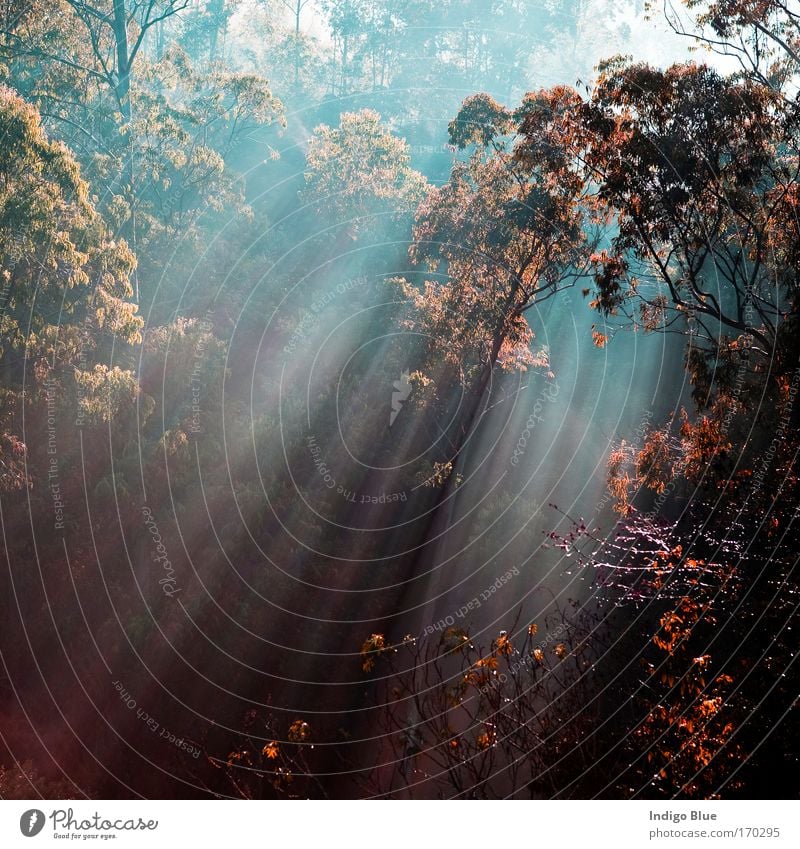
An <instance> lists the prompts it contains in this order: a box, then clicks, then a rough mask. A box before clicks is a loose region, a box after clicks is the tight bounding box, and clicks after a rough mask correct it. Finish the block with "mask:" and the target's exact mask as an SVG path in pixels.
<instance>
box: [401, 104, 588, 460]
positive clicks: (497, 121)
mask: <svg viewBox="0 0 800 849" xmlns="http://www.w3.org/2000/svg"><path fill="white" fill-rule="evenodd" d="M576 98H577V95H575V94H574V93H572V92H570V91H569V90H567V89H561V88H557V89H553V90H549V91H540V92H536V93H534V94H531V95H529V96H528V97H527V98H526V99H525V101H524V102H523V104H522V106H521V107H520V108H519V109H518V110H516V111H515V112H513V113H512V112H509V111H508V110H506V109H505V108H504V107H501V106H500V105H499V104H497V103H496V102H495V101H494V100H493V99H492V98H490V97H489V96H488V95H475V96H474V97H471V98H467V100H466V101H465V102H464V105H463V106H462V108H461V110H460V112H459V113H458V115H457V117H456V119H455V120H454V121H453V122H452V123H451V124H450V128H449V131H450V140H451V143H452V144H453V145H454V147H455V148H458V149H461V150H465V149H467V148H470V149H471V150H472V153H471V155H470V156H469V159H468V160H467V161H466V162H463V161H458V162H456V164H455V165H454V167H453V170H452V173H451V176H450V180H449V181H448V182H447V183H446V184H445V185H443V186H442V187H441V188H436V189H433V190H432V191H431V192H430V193H429V194H428V196H427V198H426V199H425V201H424V202H423V203H422V204H421V205H420V207H419V209H418V211H417V215H416V221H415V226H414V232H413V238H414V241H413V244H412V247H411V251H410V253H411V257H412V259H413V260H414V261H415V262H418V263H425V264H426V265H427V266H428V268H429V269H430V270H432V271H437V272H438V273H439V275H440V276H443V277H445V278H446V282H441V281H429V282H426V283H425V285H424V288H423V289H422V290H421V291H419V290H416V291H415V290H414V289H412V288H411V287H409V286H408V285H405V286H404V291H405V293H406V295H407V297H408V298H409V300H410V301H411V304H412V306H413V310H412V312H411V314H410V315H409V317H408V318H407V320H406V323H407V326H408V327H410V328H413V329H414V330H416V331H417V332H420V333H423V334H426V335H427V336H428V337H429V338H430V339H431V344H430V346H429V347H428V350H427V351H426V352H425V354H424V359H423V360H422V362H421V363H420V366H419V369H418V370H419V371H420V372H421V373H422V375H424V376H425V377H426V378H427V379H428V381H429V389H428V390H427V391H428V392H429V393H434V392H435V389H436V384H437V383H439V382H442V381H444V382H446V381H449V380H451V379H453V378H454V379H455V382H456V384H457V385H460V386H461V388H462V390H463V391H464V392H465V394H466V401H465V403H464V406H463V408H462V409H463V412H462V414H461V415H460V416H459V417H458V419H457V422H456V425H455V428H454V429H452V430H451V432H450V433H448V442H449V444H450V446H451V450H450V451H449V455H448V456H447V457H446V458H445V459H444V460H443V463H444V465H445V466H446V467H448V468H450V469H451V470H452V468H453V464H454V463H455V461H456V459H457V458H458V456H459V455H460V453H461V451H462V449H463V448H464V446H465V445H466V443H467V440H468V437H469V435H470V433H471V432H472V430H473V429H474V426H475V424H476V422H477V421H478V420H479V411H480V408H481V405H485V404H486V403H488V402H487V398H486V392H487V388H488V387H489V385H490V381H491V378H492V375H493V374H494V373H495V369H496V367H498V366H499V367H500V368H502V369H505V370H508V371H513V370H523V371H524V370H525V369H527V368H530V367H538V368H541V369H543V370H545V371H547V370H548V369H549V365H548V361H547V356H546V352H538V353H534V352H533V351H532V350H531V344H532V341H533V336H532V332H531V329H530V326H529V325H528V323H527V320H526V317H525V314H526V312H527V311H528V310H530V309H532V308H534V307H536V306H538V305H540V304H541V303H543V302H544V301H545V300H547V299H548V298H550V297H552V296H553V295H555V294H556V293H558V292H559V291H561V290H563V289H564V288H566V287H569V286H571V285H573V283H574V282H575V280H576V279H578V278H579V277H580V276H581V275H582V274H583V273H584V267H585V265H586V260H587V256H588V251H589V247H590V245H591V241H592V236H591V234H590V232H589V231H588V230H587V229H586V228H585V226H584V224H585V221H586V214H585V213H586V207H585V201H586V198H587V193H586V192H585V189H584V185H583V182H582V180H581V179H580V177H578V176H576V175H575V174H574V173H573V171H572V161H571V151H570V149H569V147H567V146H564V145H563V144H562V143H561V127H560V120H561V119H560V114H561V113H562V112H563V111H569V110H570V109H572V108H574V105H575V103H576ZM517 125H521V127H522V132H523V135H520V136H519V137H518V138H515V136H514V130H515V127H516V126H517ZM534 136H535V137H536V138H537V140H538V141H537V143H536V144H535V145H534V143H533V142H532V139H533V138H534ZM443 367H444V369H446V370H443ZM439 394H440V395H441V396H444V395H445V393H444V392H440V393H439Z"/></svg>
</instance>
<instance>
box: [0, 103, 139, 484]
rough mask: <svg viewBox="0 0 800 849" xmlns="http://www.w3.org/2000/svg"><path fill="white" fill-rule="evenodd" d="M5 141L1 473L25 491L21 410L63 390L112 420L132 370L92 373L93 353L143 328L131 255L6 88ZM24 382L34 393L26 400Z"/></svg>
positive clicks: (75, 171) (0, 225) (0, 113)
mask: <svg viewBox="0 0 800 849" xmlns="http://www.w3.org/2000/svg"><path fill="white" fill-rule="evenodd" d="M0 137H1V138H2V139H3V144H4V149H5V151H6V155H5V157H4V158H3V161H2V163H0V257H1V258H2V259H1V260H0V263H2V264H1V265H0V280H2V299H1V300H0V339H2V341H1V342H0V375H2V386H3V393H4V395H5V396H6V397H5V398H4V411H3V416H2V419H1V420H0V427H2V434H3V437H2V439H3V448H2V455H1V456H0V466H1V467H2V482H3V486H4V488H5V487H13V488H17V487H19V486H21V485H25V484H28V483H30V481H29V480H28V478H27V472H26V471H24V470H23V468H22V463H21V461H22V458H24V456H25V453H26V450H27V449H26V446H25V445H24V444H23V443H22V442H21V441H20V440H19V439H18V438H17V437H15V436H14V435H13V431H14V430H15V429H16V423H15V419H16V418H17V416H18V414H19V404H20V403H22V402H24V401H25V400H26V397H27V398H28V399H29V400H30V398H31V396H33V397H36V398H39V400H42V399H43V397H44V394H45V393H46V392H47V391H49V392H53V391H55V389H54V388H52V387H51V388H50V389H46V384H47V383H48V381H50V382H51V383H53V384H57V385H65V386H66V387H70V388H71V391H72V393H73V395H74V396H78V397H82V398H83V400H84V401H86V402H87V403H90V404H91V403H93V404H94V405H95V407H96V408H97V411H99V412H100V414H101V415H104V416H110V415H113V410H114V409H116V407H117V406H118V405H119V403H121V402H122V400H123V399H122V396H121V395H120V394H119V392H118V390H119V388H120V385H121V384H124V386H125V387H127V389H126V390H125V392H123V395H124V394H126V393H128V394H129V393H130V391H135V388H134V387H135V381H132V377H131V373H130V372H126V371H124V370H120V369H117V368H115V369H112V370H108V369H105V370H103V368H102V367H99V366H98V367H95V368H92V367H91V359H92V358H91V352H93V351H95V350H97V349H99V348H100V347H101V345H102V344H103V343H104V340H108V339H110V338H114V339H116V340H117V341H118V342H119V343H122V345H123V346H124V345H125V344H134V343H136V342H138V341H140V339H141V336H140V330H141V328H142V326H143V321H142V319H141V318H140V317H139V316H138V315H137V307H136V305H135V304H133V303H131V297H132V295H133V291H132V288H131V284H130V276H131V274H132V272H133V269H134V267H135V258H134V256H133V254H132V253H131V252H130V250H129V248H128V246H127V245H126V244H125V242H123V241H116V240H113V239H111V238H110V237H109V235H108V232H107V230H106V227H105V224H104V222H103V221H102V220H101V219H100V217H99V216H98V214H97V212H96V211H95V210H94V208H93V206H92V204H91V202H90V200H89V187H88V185H87V184H86V182H85V181H84V180H83V179H82V177H81V175H80V170H79V168H78V165H77V163H76V161H75V159H74V157H73V156H72V154H71V153H70V152H69V151H68V150H67V148H66V147H65V146H64V145H63V144H61V143H59V142H53V141H50V140H49V139H48V138H47V136H46V135H45V132H44V130H43V128H42V125H41V120H40V118H39V115H38V113H37V112H36V110H35V109H34V108H33V107H32V106H30V105H28V104H26V103H25V102H24V101H22V100H21V99H20V98H19V97H18V96H17V95H16V94H14V93H13V92H11V91H9V90H8V89H0ZM98 368H99V370H98ZM26 382H27V383H28V384H31V382H32V385H33V387H34V388H33V389H31V387H30V385H29V387H28V390H27V392H25V391H24V389H25V386H26ZM132 383H133V385H134V386H132ZM82 384H85V387H84V388H85V391H84V392H83V393H82V392H81V391H79V387H80V386H81V385H82ZM86 412H88V413H90V414H91V411H88V410H87V411H86Z"/></svg>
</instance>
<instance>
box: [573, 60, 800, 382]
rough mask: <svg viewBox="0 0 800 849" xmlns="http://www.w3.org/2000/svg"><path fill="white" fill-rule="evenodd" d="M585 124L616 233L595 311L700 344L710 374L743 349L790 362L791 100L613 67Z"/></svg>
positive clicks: (680, 75)
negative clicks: (786, 335)
mask: <svg viewBox="0 0 800 849" xmlns="http://www.w3.org/2000/svg"><path fill="white" fill-rule="evenodd" d="M580 121H581V125H582V126H581V127H580V129H579V132H581V133H585V139H586V145H587V151H586V154H585V158H584V160H583V161H584V164H585V174H586V179H587V180H588V179H592V180H594V181H596V183H597V185H598V199H599V200H600V202H601V203H602V204H604V205H605V207H606V210H607V212H608V213H609V214H611V215H612V216H613V217H614V221H615V223H616V227H617V234H616V235H615V236H614V237H613V239H612V242H611V249H610V250H609V251H608V252H602V253H600V254H597V255H596V256H595V257H594V262H595V265H596V268H597V273H596V276H595V280H596V285H597V297H596V298H595V300H594V301H593V306H595V307H596V308H597V309H599V310H600V311H601V312H603V313H604V314H606V315H613V314H623V315H625V316H626V317H627V319H628V320H629V321H630V322H631V323H632V324H633V325H635V326H638V327H643V328H644V329H646V330H652V329H660V330H675V329H677V330H679V331H680V332H683V333H686V334H687V335H690V336H691V337H692V339H693V340H694V342H695V345H696V346H697V347H698V349H700V350H698V351H696V352H695V353H694V354H693V355H692V365H693V367H694V368H695V369H697V370H700V369H701V367H702V363H703V360H704V359H705V360H706V361H709V360H710V361H711V362H712V363H714V362H717V361H720V360H724V359H726V358H729V357H730V355H731V350H733V351H738V350H739V349H741V348H744V347H746V348H748V349H749V350H750V351H752V353H753V354H754V355H755V359H756V360H757V361H761V362H764V361H766V360H768V359H770V358H771V357H773V356H774V355H775V354H776V353H777V354H778V356H780V353H779V352H778V351H777V345H778V337H779V332H780V325H781V324H782V321H783V319H784V318H785V317H786V316H787V314H788V312H789V311H790V310H792V309H793V307H792V304H794V303H796V300H797V294H798V290H797V287H796V280H797V269H798V264H797V263H798V259H800V257H798V255H797V254H796V253H795V252H794V251H793V250H792V248H791V247H790V244H793V243H794V231H793V229H792V228H793V227H794V224H793V223H792V222H793V220H794V209H795V206H796V202H797V201H796V192H797V177H798V170H797V162H796V156H794V155H793V153H792V151H793V150H794V142H793V140H792V134H793V123H794V118H793V116H792V115H791V114H789V115H786V114H785V113H782V112H780V111H779V100H778V98H777V97H775V96H773V94H772V93H771V91H770V90H769V89H766V88H765V87H763V86H760V85H757V84H754V83H751V82H749V81H746V80H744V81H735V80H731V79H726V78H723V77H721V76H720V75H719V74H717V73H716V72H715V71H713V70H712V69H710V68H707V67H705V66H697V65H691V64H690V65H678V66H673V67H672V68H669V69H667V70H666V71H660V70H657V69H654V68H651V67H649V66H647V65H643V64H638V65H633V66H625V65H624V64H623V63H621V62H613V63H611V64H609V65H607V66H606V67H605V70H604V73H603V75H602V77H601V80H600V82H599V84H598V86H597V89H596V91H595V93H594V94H593V96H592V99H591V102H590V103H589V104H588V105H587V106H586V107H585V109H583V110H582V114H581V118H580ZM786 227H789V228H790V235H788V236H787V235H786V233H785V229H786ZM737 355H738V354H737ZM698 377H699V375H698Z"/></svg>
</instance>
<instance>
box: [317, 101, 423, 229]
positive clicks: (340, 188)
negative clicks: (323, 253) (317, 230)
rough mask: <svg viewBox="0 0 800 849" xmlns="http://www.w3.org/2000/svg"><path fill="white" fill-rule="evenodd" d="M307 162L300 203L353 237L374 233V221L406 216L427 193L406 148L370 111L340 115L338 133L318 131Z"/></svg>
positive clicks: (327, 129)
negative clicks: (317, 211)
mask: <svg viewBox="0 0 800 849" xmlns="http://www.w3.org/2000/svg"><path fill="white" fill-rule="evenodd" d="M307 161H308V165H307V168H306V172H305V182H306V188H305V190H304V192H303V198H304V199H305V200H306V202H308V203H310V204H312V205H313V206H314V207H315V208H317V209H319V210H320V211H321V212H322V213H323V214H324V215H325V216H326V218H327V219H328V220H329V221H330V222H331V223H333V224H335V225H337V226H339V227H342V226H343V227H344V228H346V230H347V231H349V232H350V233H352V234H356V235H357V234H363V233H365V232H369V231H374V229H375V222H376V220H377V221H378V222H381V220H382V219H385V218H386V217H394V216H398V215H400V216H402V215H407V214H408V213H409V212H411V210H413V209H414V207H415V206H416V204H417V203H418V202H419V201H420V200H421V199H422V196H423V194H424V192H425V189H426V182H425V179H424V177H423V176H422V175H421V174H420V173H419V172H417V171H415V170H414V169H413V168H411V156H410V154H409V150H408V144H407V143H406V142H405V141H403V140H402V139H399V138H397V137H396V136H394V135H392V133H390V132H389V130H388V129H387V128H386V127H385V126H384V125H383V124H382V123H381V116H380V115H379V114H378V113H377V112H375V111H374V110H372V109H362V110H361V111H360V112H344V113H342V116H341V119H340V124H339V127H338V128H336V129H334V128H331V127H328V126H325V125H322V126H320V127H317V128H316V130H315V131H314V135H313V136H312V138H311V141H310V142H309V146H308V153H307ZM378 226H379V227H380V223H379V225H378Z"/></svg>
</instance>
